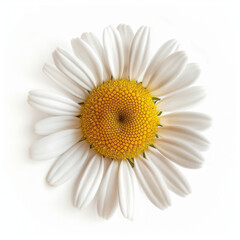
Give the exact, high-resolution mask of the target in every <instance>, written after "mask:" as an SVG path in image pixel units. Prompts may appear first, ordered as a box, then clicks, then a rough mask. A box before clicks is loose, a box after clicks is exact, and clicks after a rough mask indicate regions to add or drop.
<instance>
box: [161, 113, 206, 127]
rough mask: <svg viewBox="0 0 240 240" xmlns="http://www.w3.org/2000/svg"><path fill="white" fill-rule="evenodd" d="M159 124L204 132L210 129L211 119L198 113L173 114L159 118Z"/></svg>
mask: <svg viewBox="0 0 240 240" xmlns="http://www.w3.org/2000/svg"><path fill="white" fill-rule="evenodd" d="M160 123H161V124H162V125H163V126H165V125H166V126H188V127H189V128H193V129H195V130H205V129H207V128H209V127H210V125H211V119H210V117H209V116H207V115H206V114H203V113H198V112H190V111H189V112H173V113H168V114H166V115H163V116H161V118H160Z"/></svg>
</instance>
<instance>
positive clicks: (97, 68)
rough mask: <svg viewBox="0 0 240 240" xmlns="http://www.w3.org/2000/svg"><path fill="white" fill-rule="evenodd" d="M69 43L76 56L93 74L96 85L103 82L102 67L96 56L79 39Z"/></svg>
mask: <svg viewBox="0 0 240 240" xmlns="http://www.w3.org/2000/svg"><path fill="white" fill-rule="evenodd" d="M71 43H72V48H73V50H74V53H75V54H76V56H77V57H78V58H79V59H80V60H81V61H82V62H84V64H85V65H86V66H87V67H88V68H89V70H90V71H91V72H92V73H93V75H94V79H95V82H96V83H97V85H98V84H101V83H102V82H103V66H102V63H101V61H100V59H99V58H98V56H97V54H96V53H95V52H94V50H93V49H92V48H91V47H90V46H89V45H88V44H87V43H86V42H84V41H83V40H82V39H80V38H75V39H73V40H72V42H71Z"/></svg>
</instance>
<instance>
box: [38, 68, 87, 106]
mask: <svg viewBox="0 0 240 240" xmlns="http://www.w3.org/2000/svg"><path fill="white" fill-rule="evenodd" d="M43 72H44V73H45V74H46V75H47V76H48V77H49V78H50V79H52V80H53V81H54V82H56V83H57V84H58V85H59V86H60V87H62V88H63V89H64V90H66V91H68V92H69V93H71V94H72V95H73V96H75V97H77V98H79V99H80V100H81V101H84V100H85V98H86V97H87V96H88V92H87V91H85V90H84V89H83V88H81V86H79V84H76V83H75V82H74V81H72V80H71V79H70V78H69V77H67V76H66V75H64V74H63V73H61V72H59V71H58V70H57V69H55V67H53V66H50V65H48V64H45V65H44V67H43Z"/></svg>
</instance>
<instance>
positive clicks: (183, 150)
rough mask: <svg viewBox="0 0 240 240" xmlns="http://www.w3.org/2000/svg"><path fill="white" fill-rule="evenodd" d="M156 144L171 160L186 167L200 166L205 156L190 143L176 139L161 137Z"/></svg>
mask: <svg viewBox="0 0 240 240" xmlns="http://www.w3.org/2000/svg"><path fill="white" fill-rule="evenodd" d="M154 146H155V147H156V148H157V149H158V150H159V151H160V152H161V153H162V154H163V155H164V156H165V157H166V158H168V159H169V160H171V161H173V162H175V163H176V164H178V165H180V166H182V167H185V168H200V167H201V166H202V163H203V157H202V156H201V155H200V154H199V153H198V152H197V151H196V150H195V149H194V148H192V147H190V146H189V145H187V144H185V143H183V142H179V141H177V140H175V139H168V138H159V139H156V141H155V142H154Z"/></svg>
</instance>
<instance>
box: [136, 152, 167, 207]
mask: <svg viewBox="0 0 240 240" xmlns="http://www.w3.org/2000/svg"><path fill="white" fill-rule="evenodd" d="M134 171H135V174H136V176H137V179H138V182H139V183H140V185H141V187H142V189H143V191H144V192H145V194H146V196H147V197H148V199H149V200H150V201H151V202H152V203H153V204H154V205H155V206H156V207H158V208H160V209H164V208H166V207H168V206H169V205H170V197H169V194H168V189H167V186H166V183H165V182H164V180H163V177H162V175H161V172H160V171H158V170H157V169H156V167H155V166H154V165H153V163H152V162H151V161H150V160H148V159H144V158H143V157H141V156H139V157H138V158H136V159H135V161H134Z"/></svg>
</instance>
